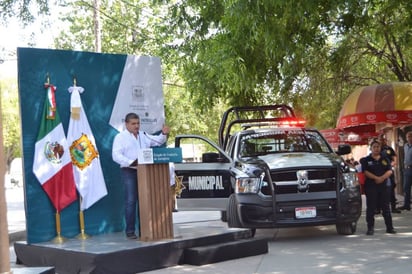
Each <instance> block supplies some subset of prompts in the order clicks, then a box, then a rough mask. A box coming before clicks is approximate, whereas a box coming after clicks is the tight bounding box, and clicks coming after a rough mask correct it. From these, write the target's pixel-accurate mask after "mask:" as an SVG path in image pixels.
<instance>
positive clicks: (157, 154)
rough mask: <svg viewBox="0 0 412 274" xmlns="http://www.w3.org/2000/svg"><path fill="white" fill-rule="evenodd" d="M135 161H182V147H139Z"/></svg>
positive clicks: (155, 162) (148, 162)
mask: <svg viewBox="0 0 412 274" xmlns="http://www.w3.org/2000/svg"><path fill="white" fill-rule="evenodd" d="M137 161H138V163H139V164H161V163H170V162H173V163H180V162H182V149H181V148H165V147H155V148H146V149H140V150H139V151H138V154H137Z"/></svg>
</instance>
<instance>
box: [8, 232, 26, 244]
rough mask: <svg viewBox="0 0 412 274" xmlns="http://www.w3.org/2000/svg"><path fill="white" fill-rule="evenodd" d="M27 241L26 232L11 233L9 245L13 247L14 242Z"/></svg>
mask: <svg viewBox="0 0 412 274" xmlns="http://www.w3.org/2000/svg"><path fill="white" fill-rule="evenodd" d="M25 240H27V236H26V230H22V231H16V232H11V233H9V245H13V244H14V242H18V241H25Z"/></svg>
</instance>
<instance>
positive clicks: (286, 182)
mask: <svg viewBox="0 0 412 274" xmlns="http://www.w3.org/2000/svg"><path fill="white" fill-rule="evenodd" d="M298 170H301V169H296V170H287V171H272V172H271V178H272V182H273V183H274V188H275V194H287V193H298V192H321V191H335V190H336V181H337V180H336V178H337V172H336V169H334V168H327V169H307V170H306V172H307V179H306V180H305V182H301V181H300V180H298V177H297V174H296V172H297V171H298Z"/></svg>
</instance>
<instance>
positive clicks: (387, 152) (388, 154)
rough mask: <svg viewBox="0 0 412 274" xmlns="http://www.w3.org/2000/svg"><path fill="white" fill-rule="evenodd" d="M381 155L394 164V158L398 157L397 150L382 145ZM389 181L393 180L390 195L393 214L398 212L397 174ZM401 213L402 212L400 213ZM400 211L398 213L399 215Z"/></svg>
mask: <svg viewBox="0 0 412 274" xmlns="http://www.w3.org/2000/svg"><path fill="white" fill-rule="evenodd" d="M381 154H382V157H384V158H388V159H389V160H390V163H391V162H392V159H393V157H395V156H396V153H395V150H393V148H391V147H390V146H388V145H382V149H381ZM389 179H390V180H391V185H390V188H389V190H390V193H389V202H390V205H391V208H392V212H394V211H397V210H396V196H395V187H396V183H395V174H394V173H392V175H391V177H389ZM399 212H400V211H399ZM399 212H398V211H397V212H396V213H399Z"/></svg>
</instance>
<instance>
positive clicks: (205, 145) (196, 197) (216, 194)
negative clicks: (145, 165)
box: [175, 135, 232, 210]
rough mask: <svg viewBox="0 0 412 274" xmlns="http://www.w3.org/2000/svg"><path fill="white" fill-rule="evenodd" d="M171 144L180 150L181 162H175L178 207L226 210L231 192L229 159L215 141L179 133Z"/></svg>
mask: <svg viewBox="0 0 412 274" xmlns="http://www.w3.org/2000/svg"><path fill="white" fill-rule="evenodd" d="M175 147H180V148H181V149H182V158H183V161H182V163H175V183H176V184H177V185H178V186H179V184H181V185H180V186H181V187H180V189H179V188H178V191H176V192H180V193H178V194H177V205H178V208H179V210H226V203H227V198H228V197H229V196H230V194H231V193H232V186H231V183H230V166H231V164H232V160H231V159H230V157H229V156H228V155H227V154H226V153H225V152H224V151H223V150H222V149H220V148H219V146H218V145H217V144H215V143H214V142H212V141H211V140H208V139H207V138H205V137H202V136H198V135H179V136H177V137H176V139H175Z"/></svg>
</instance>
